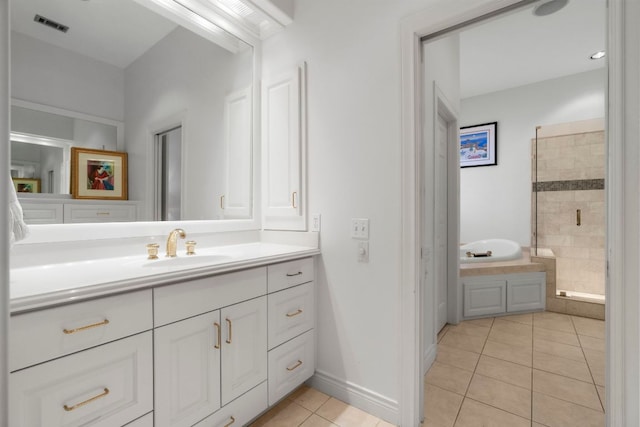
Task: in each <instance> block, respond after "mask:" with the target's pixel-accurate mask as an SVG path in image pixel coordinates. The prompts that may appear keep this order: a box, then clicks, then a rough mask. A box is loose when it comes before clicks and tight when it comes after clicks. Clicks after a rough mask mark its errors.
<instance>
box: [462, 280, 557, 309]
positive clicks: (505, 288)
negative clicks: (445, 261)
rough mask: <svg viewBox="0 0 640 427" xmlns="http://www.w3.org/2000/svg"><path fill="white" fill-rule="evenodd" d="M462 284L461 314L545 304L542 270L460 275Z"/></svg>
mask: <svg viewBox="0 0 640 427" xmlns="http://www.w3.org/2000/svg"><path fill="white" fill-rule="evenodd" d="M462 288H463V292H464V297H463V315H464V317H465V318H472V317H479V316H490V315H497V314H505V313H517V312H522V311H534V310H544V308H545V303H546V298H545V293H546V275H545V273H543V272H534V273H514V274H500V275H494V276H469V277H463V278H462Z"/></svg>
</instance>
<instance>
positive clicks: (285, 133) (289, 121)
mask: <svg viewBox="0 0 640 427" xmlns="http://www.w3.org/2000/svg"><path fill="white" fill-rule="evenodd" d="M303 73H304V69H303V68H300V67H296V69H295V70H293V72H291V73H287V74H284V75H282V76H280V77H278V78H274V79H272V80H269V81H266V82H265V84H264V87H263V94H262V101H263V104H262V114H263V116H262V117H263V119H262V143H263V151H262V153H263V159H264V162H263V193H264V226H265V228H266V229H275V230H305V229H306V220H305V218H304V200H305V199H306V194H305V193H304V191H303V187H304V167H303V159H304V149H303V148H304V145H303V136H304V125H303V118H304V115H305V112H304V111H303V106H304V102H303V97H302V89H303V85H302V84H301V81H302V77H303Z"/></svg>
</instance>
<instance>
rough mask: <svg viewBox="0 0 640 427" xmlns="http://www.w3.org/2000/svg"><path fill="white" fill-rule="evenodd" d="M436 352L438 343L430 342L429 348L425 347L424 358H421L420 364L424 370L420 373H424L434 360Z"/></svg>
mask: <svg viewBox="0 0 640 427" xmlns="http://www.w3.org/2000/svg"><path fill="white" fill-rule="evenodd" d="M437 353H438V345H437V344H435V343H434V344H431V345H430V346H429V348H427V349H426V350H425V352H424V358H423V360H422V366H423V367H424V372H423V373H422V375H426V374H427V371H428V370H429V368H430V367H431V365H433V362H435V361H436V355H437Z"/></svg>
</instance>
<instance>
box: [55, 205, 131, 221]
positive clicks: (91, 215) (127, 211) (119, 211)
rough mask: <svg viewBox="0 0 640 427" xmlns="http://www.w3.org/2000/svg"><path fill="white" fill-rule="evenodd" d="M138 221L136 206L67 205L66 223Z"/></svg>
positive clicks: (65, 210) (65, 209) (65, 211)
mask: <svg viewBox="0 0 640 427" xmlns="http://www.w3.org/2000/svg"><path fill="white" fill-rule="evenodd" d="M135 220H136V205H134V204H122V205H107V204H104V205H102V204H82V205H75V204H65V205H64V222H65V223H75V222H83V223H84V222H121V221H135Z"/></svg>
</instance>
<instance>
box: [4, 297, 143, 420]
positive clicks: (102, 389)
mask: <svg viewBox="0 0 640 427" xmlns="http://www.w3.org/2000/svg"><path fill="white" fill-rule="evenodd" d="M152 326H153V324H152V307H151V291H150V290H145V291H138V292H131V293H128V294H126V295H116V296H112V297H106V298H101V299H96V300H91V301H86V302H81V303H76V304H70V305H66V306H61V307H55V308H50V309H44V310H39V311H33V312H27V313H24V314H17V315H14V316H12V317H11V319H10V333H9V343H10V347H9V348H10V351H9V361H10V362H9V364H10V370H11V371H12V372H11V374H10V376H9V382H10V385H9V387H10V397H9V399H10V407H11V408H12V411H11V414H10V417H11V420H10V425H11V426H13V427H40V426H47V427H49V426H51V427H56V426H79V425H89V424H90V425H92V426H105V427H111V426H119V425H125V424H127V423H129V422H131V421H134V420H136V419H138V418H140V417H142V416H143V415H145V414H147V413H149V412H151V411H152V410H153V355H152V350H153V349H152V344H151V343H152V332H151V328H152Z"/></svg>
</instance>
